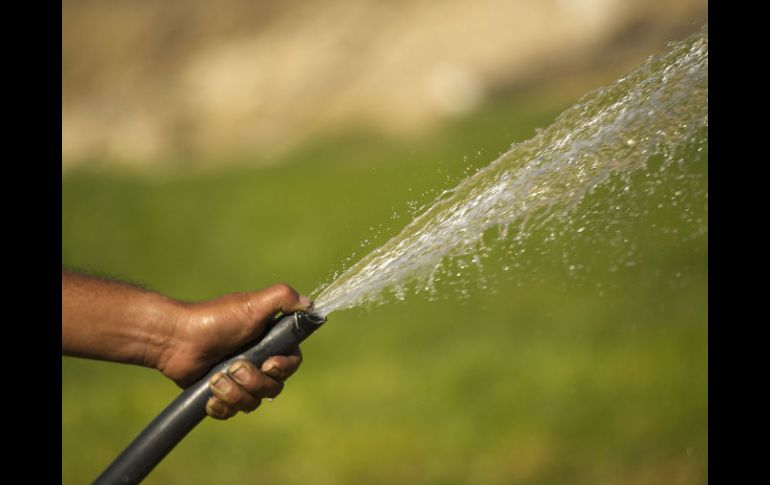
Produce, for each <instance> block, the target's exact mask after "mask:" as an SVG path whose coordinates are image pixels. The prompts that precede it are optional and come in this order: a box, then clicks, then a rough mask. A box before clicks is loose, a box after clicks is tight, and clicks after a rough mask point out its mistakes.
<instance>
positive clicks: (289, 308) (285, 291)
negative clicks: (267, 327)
mask: <svg viewBox="0 0 770 485" xmlns="http://www.w3.org/2000/svg"><path fill="white" fill-rule="evenodd" d="M249 297H250V298H249V305H248V306H249V311H250V312H251V317H252V318H253V319H254V320H256V321H261V320H266V319H269V318H271V317H273V316H275V314H277V313H278V312H282V313H293V312H296V311H299V310H303V311H310V310H311V309H312V308H313V302H312V301H311V300H310V298H308V297H306V296H304V295H300V294H299V293H298V292H297V290H295V289H294V288H292V287H291V286H289V285H287V284H285V283H280V284H277V285H273V286H270V287H267V288H265V289H263V290H260V291H256V292H253V293H249Z"/></svg>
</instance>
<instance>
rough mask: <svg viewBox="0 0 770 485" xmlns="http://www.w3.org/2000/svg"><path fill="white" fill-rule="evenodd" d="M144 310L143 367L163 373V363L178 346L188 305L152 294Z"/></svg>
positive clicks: (186, 316) (158, 294)
mask: <svg viewBox="0 0 770 485" xmlns="http://www.w3.org/2000/svg"><path fill="white" fill-rule="evenodd" d="M151 299H152V302H151V303H150V304H148V305H147V306H146V307H145V308H146V311H147V315H146V316H145V323H146V329H147V331H146V332H145V345H144V348H145V350H144V355H143V365H144V366H146V367H150V368H153V369H157V370H160V371H161V372H162V371H163V368H164V365H165V362H166V361H168V359H169V357H170V356H171V355H173V354H174V353H175V351H176V349H177V348H178V347H179V346H180V342H179V334H180V329H181V328H184V321H185V320H187V318H188V313H189V310H188V306H189V305H188V304H186V303H184V302H181V301H179V300H175V299H173V298H170V297H167V296H164V295H161V294H160V293H154V294H152V296H151Z"/></svg>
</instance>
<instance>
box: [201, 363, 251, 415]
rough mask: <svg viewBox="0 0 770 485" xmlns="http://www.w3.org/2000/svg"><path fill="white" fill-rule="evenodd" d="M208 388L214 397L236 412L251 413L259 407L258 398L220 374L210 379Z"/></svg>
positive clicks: (228, 377) (231, 379)
mask: <svg viewBox="0 0 770 485" xmlns="http://www.w3.org/2000/svg"><path fill="white" fill-rule="evenodd" d="M209 388H210V389H211V393H212V394H213V395H214V396H216V397H218V398H219V399H220V400H221V401H222V402H223V403H224V404H225V405H226V406H228V407H230V408H232V409H235V410H236V411H251V410H253V409H256V408H257V406H258V405H259V403H258V402H257V401H258V399H259V398H258V397H255V396H254V395H252V394H251V393H249V392H248V391H246V390H245V389H243V388H241V386H239V385H238V384H237V383H236V382H235V381H234V380H233V378H231V377H230V376H227V375H225V374H223V373H221V372H218V373H216V374H215V375H214V376H213V377H212V378H211V379H210V381H209Z"/></svg>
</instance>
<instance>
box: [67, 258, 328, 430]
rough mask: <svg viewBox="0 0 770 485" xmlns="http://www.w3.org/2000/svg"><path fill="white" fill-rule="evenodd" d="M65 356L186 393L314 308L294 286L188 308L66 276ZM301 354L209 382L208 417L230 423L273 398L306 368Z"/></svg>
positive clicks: (120, 286) (102, 281)
mask: <svg viewBox="0 0 770 485" xmlns="http://www.w3.org/2000/svg"><path fill="white" fill-rule="evenodd" d="M61 293H62V322H61V326H62V354H63V355H68V356H74V357H85V358H90V359H99V360H107V361H112V362H122V363H127V364H136V365H141V366H144V367H149V368H152V369H157V370H159V371H160V372H162V373H163V375H165V376H166V377H168V378H169V379H171V380H172V381H174V382H175V383H176V384H177V385H179V386H180V387H186V386H189V385H190V384H192V383H194V382H195V381H196V380H197V379H200V378H201V377H202V376H203V375H204V374H205V373H206V372H207V371H208V370H209V369H210V368H211V367H212V366H213V365H214V364H216V363H218V362H220V361H221V360H222V359H223V358H224V357H226V356H227V355H229V354H231V353H232V352H234V351H235V350H237V349H239V348H241V347H242V346H243V345H244V344H246V343H248V342H250V341H252V340H254V339H256V338H257V337H259V336H261V335H262V333H264V330H265V325H266V324H267V323H268V322H269V321H270V320H271V319H272V318H273V317H274V316H275V315H276V314H277V313H278V312H283V313H291V312H295V311H299V310H303V311H309V310H311V309H312V306H313V303H312V302H311V301H310V299H309V298H307V297H305V296H302V295H300V294H299V293H297V291H296V290H294V289H293V288H292V287H290V286H288V285H285V284H278V285H275V286H271V287H268V288H265V289H263V290H259V291H252V292H242V293H231V294H229V295H225V296H222V297H220V298H216V299H213V300H209V301H203V302H193V303H190V302H183V301H179V300H175V299H173V298H169V297H167V296H165V295H162V294H160V293H158V292H154V291H150V290H145V289H143V288H139V287H137V286H134V285H131V284H128V283H123V282H120V281H115V280H111V279H107V278H99V277H93V276H86V275H83V274H79V273H76V272H73V271H69V270H66V269H62V276H61ZM301 362H302V354H301V352H300V350H299V348H296V349H294V350H293V351H292V352H290V353H289V354H288V355H279V356H273V357H270V358H269V359H267V360H266V361H265V362H264V363H263V364H262V366H261V367H260V368H259V369H257V367H256V366H254V365H253V364H252V363H250V362H248V361H245V360H243V361H238V362H235V363H233V364H232V365H231V366H230V368H229V369H228V373H227V374H223V373H217V374H216V375H214V376H213V377H212V378H211V379H210V380H209V388H210V389H211V392H212V394H213V396H212V397H211V398H210V399H209V401H208V403H207V404H206V413H207V414H208V415H209V416H211V417H213V418H216V419H228V418H230V417H232V416H234V415H235V414H236V413H237V412H238V411H245V412H250V411H253V410H254V409H256V408H257V407H258V406H259V404H260V402H261V400H262V399H263V398H274V397H275V396H277V395H278V394H279V393H280V392H281V389H283V382H284V381H285V380H286V379H287V378H288V377H289V376H290V375H292V374H293V373H294V372H295V371H296V370H297V368H298V367H299V365H300V363H301Z"/></svg>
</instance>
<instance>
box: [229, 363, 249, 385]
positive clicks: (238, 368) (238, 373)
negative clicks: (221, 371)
mask: <svg viewBox="0 0 770 485" xmlns="http://www.w3.org/2000/svg"><path fill="white" fill-rule="evenodd" d="M230 375H231V376H233V379H235V381H236V382H237V383H238V384H246V382H247V381H248V379H249V372H248V371H247V370H246V366H245V365H243V364H241V365H235V366H233V369H231V370H230Z"/></svg>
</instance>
